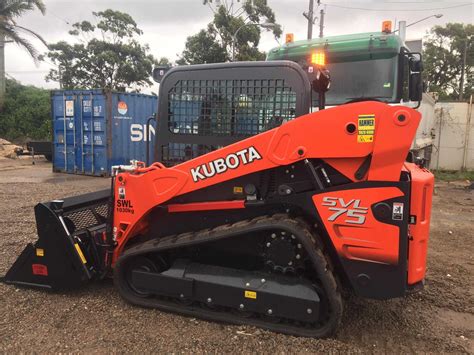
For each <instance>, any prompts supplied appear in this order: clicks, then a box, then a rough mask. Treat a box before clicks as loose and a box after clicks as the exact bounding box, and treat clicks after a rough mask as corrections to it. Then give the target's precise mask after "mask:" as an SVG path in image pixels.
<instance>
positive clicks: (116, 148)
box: [51, 90, 158, 176]
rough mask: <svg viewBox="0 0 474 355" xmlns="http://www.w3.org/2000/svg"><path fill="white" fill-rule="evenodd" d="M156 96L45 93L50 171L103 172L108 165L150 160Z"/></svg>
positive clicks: (156, 106) (109, 171)
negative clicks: (49, 121)
mask: <svg viewBox="0 0 474 355" xmlns="http://www.w3.org/2000/svg"><path fill="white" fill-rule="evenodd" d="M157 109H158V97H156V96H152V95H144V94H136V93H118V92H110V91H106V90H64V91H63V90H60V91H53V92H52V93H51V112H52V116H53V117H52V120H53V121H52V122H53V148H54V149H53V170H54V171H56V172H66V173H72V174H84V175H95V176H109V175H110V173H111V167H112V166H113V165H119V164H129V163H130V160H132V159H136V160H140V161H145V160H146V145H147V144H146V143H147V140H148V141H149V152H150V157H151V158H150V160H151V161H152V159H153V146H154V136H155V130H154V126H155V122H154V121H152V122H151V127H150V132H149V134H148V135H147V133H146V132H147V120H148V118H149V117H150V116H152V115H154V114H155V112H157Z"/></svg>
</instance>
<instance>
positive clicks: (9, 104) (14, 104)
mask: <svg viewBox="0 0 474 355" xmlns="http://www.w3.org/2000/svg"><path fill="white" fill-rule="evenodd" d="M6 86H7V92H6V97H5V108H4V110H3V112H2V113H0V137H2V138H6V139H8V140H19V139H20V140H25V139H27V138H31V139H49V140H50V139H51V101H50V98H49V91H48V90H44V89H40V88H37V87H34V86H25V85H22V84H20V83H19V82H18V81H16V80H11V79H7V81H6Z"/></svg>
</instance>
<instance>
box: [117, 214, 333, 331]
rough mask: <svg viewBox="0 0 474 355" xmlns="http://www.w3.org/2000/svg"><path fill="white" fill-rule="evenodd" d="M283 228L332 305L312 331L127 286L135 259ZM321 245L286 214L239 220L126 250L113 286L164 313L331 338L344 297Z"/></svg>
mask: <svg viewBox="0 0 474 355" xmlns="http://www.w3.org/2000/svg"><path fill="white" fill-rule="evenodd" d="M269 229H271V230H275V229H281V230H285V231H287V232H288V233H291V234H294V235H295V237H296V238H297V239H298V241H299V242H300V243H301V244H302V245H303V247H304V248H305V250H306V252H307V253H308V255H309V256H310V258H311V260H312V262H313V267H314V269H315V271H316V274H317V277H318V279H319V280H320V282H321V284H322V286H323V288H324V290H325V292H326V295H327V298H328V303H329V308H330V311H329V316H328V318H327V319H326V322H325V323H323V324H320V325H319V326H318V327H316V328H310V327H308V326H307V325H304V326H298V325H297V324H295V323H294V322H288V321H286V322H281V323H272V322H271V321H265V319H261V318H256V317H242V316H239V315H238V313H235V312H228V311H222V310H211V309H206V308H202V307H200V306H199V305H197V304H193V305H190V306H187V305H184V304H183V305H181V304H179V303H178V302H177V301H174V302H173V301H170V300H168V299H164V298H157V297H150V298H143V297H138V296H135V294H134V293H133V292H132V291H131V289H130V288H129V287H128V285H127V283H126V281H125V278H124V277H123V275H124V273H125V270H122V267H123V266H124V265H126V262H127V261H128V260H129V259H131V258H133V257H136V256H139V255H144V254H149V253H159V252H162V251H165V250H170V249H175V248H182V247H188V246H195V245H198V244H202V243H207V242H211V241H216V240H222V239H227V238H231V237H235V236H238V235H242V234H247V233H252V232H257V231H265V230H269ZM321 245H322V244H321V242H320V240H319V238H318V237H317V235H315V234H313V233H311V227H310V226H309V225H308V224H307V223H306V222H305V221H303V220H301V219H292V218H290V217H289V216H288V215H286V214H277V215H273V216H261V217H257V218H254V219H251V220H245V221H239V222H237V223H233V224H226V225H221V226H218V227H216V228H213V229H206V230H201V231H198V232H193V233H184V234H179V235H173V236H168V237H163V238H160V239H156V240H149V241H147V242H144V243H141V244H138V245H135V246H133V247H131V248H129V249H127V250H126V251H125V252H124V253H123V254H122V256H121V257H120V258H119V259H118V261H117V263H116V265H115V268H114V283H115V286H116V288H117V289H118V291H119V293H120V295H121V296H122V297H123V298H124V299H125V300H126V301H128V302H130V303H132V304H135V305H138V306H143V307H148V308H158V309H160V310H163V311H167V312H173V313H179V314H183V315H187V316H192V317H196V318H203V319H206V320H211V321H217V322H224V323H233V324H247V325H253V326H257V327H261V328H266V329H269V330H272V331H275V332H280V333H285V334H291V335H297V336H307V337H317V338H320V337H327V336H330V335H331V334H332V333H333V332H334V331H335V329H336V328H337V327H338V325H339V323H340V319H341V316H342V297H341V294H340V291H339V289H338V285H337V283H336V279H335V277H334V275H333V272H332V270H331V266H330V262H329V259H328V257H327V256H325V255H324V254H323V251H322V250H321Z"/></svg>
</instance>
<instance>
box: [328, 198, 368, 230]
mask: <svg viewBox="0 0 474 355" xmlns="http://www.w3.org/2000/svg"><path fill="white" fill-rule="evenodd" d="M322 205H323V206H330V207H329V211H334V213H333V214H332V215H331V216H329V218H328V221H330V222H334V221H335V220H336V219H337V218H338V217H339V216H342V215H345V217H346V219H345V220H344V222H346V223H349V224H364V223H365V215H366V214H367V210H368V208H367V207H361V206H360V200H356V199H351V200H349V201H348V202H346V201H344V199H343V198H340V197H323V203H322Z"/></svg>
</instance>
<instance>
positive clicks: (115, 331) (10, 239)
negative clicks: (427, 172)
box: [0, 158, 474, 353]
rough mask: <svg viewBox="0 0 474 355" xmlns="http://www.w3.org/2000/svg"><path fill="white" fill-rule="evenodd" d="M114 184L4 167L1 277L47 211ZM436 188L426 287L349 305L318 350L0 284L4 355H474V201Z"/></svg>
mask: <svg viewBox="0 0 474 355" xmlns="http://www.w3.org/2000/svg"><path fill="white" fill-rule="evenodd" d="M108 183H109V182H108V179H102V178H91V177H79V176H72V175H61V174H53V173H51V165H50V164H49V163H47V162H46V160H41V159H40V160H37V161H36V164H35V165H32V164H31V159H30V158H23V159H19V160H9V159H8V160H6V159H4V160H0V196H1V197H2V203H1V204H0V275H3V274H4V273H5V272H6V271H7V269H8V268H9V266H10V265H11V264H12V263H13V261H14V260H15V259H16V257H17V255H18V254H19V253H20V252H21V251H22V249H23V248H24V246H25V245H26V243H27V242H29V241H34V240H35V239H36V234H35V233H36V228H35V222H34V216H33V206H34V205H35V203H37V202H39V201H48V200H51V199H54V198H60V197H64V196H70V195H73V194H80V193H84V192H89V191H94V190H97V189H100V188H104V187H106V186H108ZM465 185H466V183H463V182H459V183H450V184H448V183H443V182H440V183H437V185H436V192H435V193H436V195H435V196H434V205H433V218H432V227H431V240H430V243H429V260H428V273H427V277H426V287H425V289H424V290H423V291H422V292H421V293H417V294H413V295H410V296H408V297H406V298H402V299H394V300H390V301H373V300H365V299H349V300H347V302H346V307H345V313H344V318H343V323H342V325H341V327H340V329H339V331H338V332H337V334H336V336H335V337H334V338H331V339H325V340H317V339H308V338H298V337H293V336H286V335H281V334H275V333H272V332H269V331H263V330H259V329H256V328H253V327H241V326H230V325H223V324H216V323H209V322H206V321H202V320H198V319H192V318H186V317H181V316H177V315H173V314H167V313H163V312H160V311H157V310H149V309H142V308H137V307H134V306H131V305H128V304H126V303H125V302H124V301H122V300H121V299H120V297H119V296H118V295H117V293H116V292H115V291H114V288H113V285H112V283H111V282H110V281H108V282H105V283H101V284H93V285H90V286H89V287H87V288H85V289H83V290H81V291H80V292H74V293H69V294H52V293H46V292H42V291H34V290H27V289H17V288H15V287H13V286H9V285H4V284H0V352H7V353H12V352H42V353H49V352H83V353H104V352H125V351H131V352H142V351H146V352H167V353H169V352H203V351H210V352H219V353H221V352H226V353H231V352H248V353H250V352H265V353H274V352H276V351H278V352H291V353H300V352H325V353H327V352H375V353H378V352H385V353H407V352H409V353H412V352H429V353H445V352H455V353H474V342H473V341H474V297H473V296H474V295H473V294H474V290H473V288H474V281H473V270H474V259H473V255H474V243H473V237H474V232H473V229H474V192H473V190H467V189H466V188H465V187H464V186H465Z"/></svg>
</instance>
